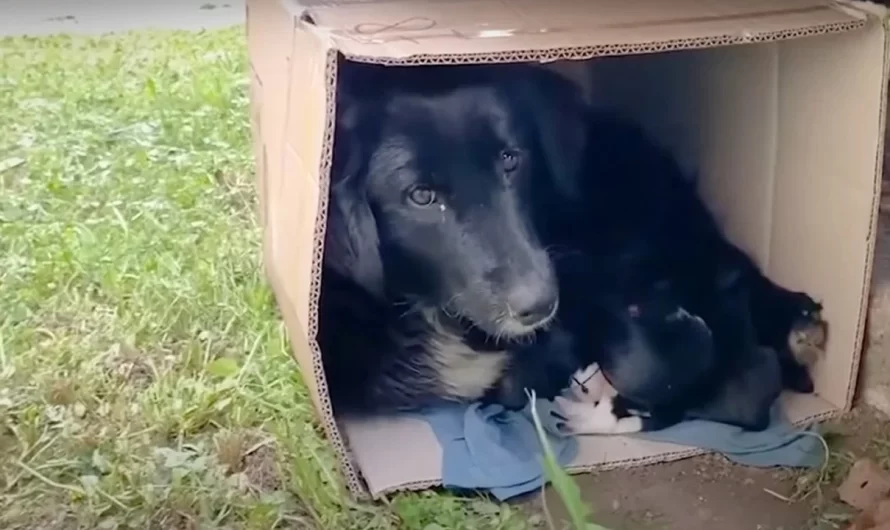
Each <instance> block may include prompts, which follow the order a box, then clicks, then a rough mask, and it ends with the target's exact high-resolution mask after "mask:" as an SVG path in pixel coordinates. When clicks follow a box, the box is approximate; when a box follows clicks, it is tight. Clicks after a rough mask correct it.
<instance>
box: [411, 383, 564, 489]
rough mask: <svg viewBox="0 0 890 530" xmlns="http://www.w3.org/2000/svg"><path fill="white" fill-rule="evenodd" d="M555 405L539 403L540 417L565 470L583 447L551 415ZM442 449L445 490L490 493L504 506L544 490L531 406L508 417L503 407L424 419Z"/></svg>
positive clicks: (451, 408) (439, 410) (436, 413)
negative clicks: (532, 492)
mask: <svg viewBox="0 0 890 530" xmlns="http://www.w3.org/2000/svg"><path fill="white" fill-rule="evenodd" d="M555 407H556V405H555V404H554V403H553V402H552V401H546V400H543V399H539V400H537V412H538V417H539V418H540V420H541V425H542V427H544V430H545V432H546V433H547V437H548V441H549V442H550V447H551V448H552V449H553V453H554V455H555V456H556V459H557V461H558V462H559V464H560V465H562V466H566V465H568V464H569V463H570V462H571V461H572V460H573V459H574V458H575V455H576V454H577V452H578V442H577V440H576V439H575V438H574V437H571V436H569V435H568V433H567V430H566V429H565V426H564V422H562V420H560V419H559V418H557V417H555V416H554V415H553V414H551V413H550V412H551V411H552V410H554V409H555ZM420 417H421V418H422V419H424V420H426V421H427V422H429V424H430V425H431V426H432V429H433V431H434V432H435V434H436V438H438V440H439V444H440V445H441V446H442V483H443V485H444V486H445V487H446V488H452V489H467V490H480V489H484V490H488V491H489V492H490V493H491V494H492V495H494V496H495V497H497V498H498V499H499V500H506V499H509V498H511V497H515V496H517V495H522V494H523V493H528V492H530V491H534V490H535V489H540V488H541V486H542V485H543V484H544V481H545V478H544V470H543V468H542V467H541V464H542V459H543V452H542V449H541V443H540V440H539V439H538V435H537V432H536V431H535V424H534V421H533V420H532V416H531V409H530V405H526V407H525V409H523V410H522V411H516V412H511V411H506V410H505V409H504V408H503V407H501V406H500V405H486V406H482V405H480V404H478V403H475V404H472V405H469V406H467V405H445V406H442V407H436V408H434V409H429V410H426V411H424V412H422V413H420Z"/></svg>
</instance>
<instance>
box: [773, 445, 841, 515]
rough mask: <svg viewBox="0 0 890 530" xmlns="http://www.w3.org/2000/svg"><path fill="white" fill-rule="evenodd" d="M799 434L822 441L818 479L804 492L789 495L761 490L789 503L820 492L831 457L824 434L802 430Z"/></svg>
mask: <svg viewBox="0 0 890 530" xmlns="http://www.w3.org/2000/svg"><path fill="white" fill-rule="evenodd" d="M801 434H804V435H806V436H814V437H816V438H817V439H818V440H819V441H820V442H821V443H822V448H823V449H824V450H825V459H824V460H823V461H822V468H821V469H820V470H819V479H818V480H817V481H816V485H815V486H813V487H812V488H809V489H808V490H806V491H804V492H800V491H796V492H795V493H794V494H793V495H792V496H791V497H786V496H785V495H782V494H780V493H777V492H775V491H773V490H771V489H769V488H763V491H764V492H765V493H767V494H769V495H772V496H773V497H775V498H777V499H779V500H781V501H783V502H787V503H789V504H792V503H797V502H801V501H803V500H805V499H807V498H808V497H809V496H810V495H812V494H813V493H814V492H817V491H818V492H819V493H820V494H821V491H820V490H821V487H820V484H821V483H822V481H823V480H825V475H826V473H827V471H828V461H829V459H830V458H831V449H830V448H829V447H828V442H826V441H825V437H824V436H822V435H821V434H818V433H815V432H810V431H802V432H801Z"/></svg>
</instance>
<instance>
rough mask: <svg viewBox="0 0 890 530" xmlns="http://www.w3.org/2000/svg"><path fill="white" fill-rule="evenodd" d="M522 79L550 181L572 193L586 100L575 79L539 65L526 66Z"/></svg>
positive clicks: (580, 157) (584, 127)
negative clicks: (549, 174) (573, 80)
mask: <svg viewBox="0 0 890 530" xmlns="http://www.w3.org/2000/svg"><path fill="white" fill-rule="evenodd" d="M522 77H523V79H522V81H520V82H518V83H517V86H519V87H521V91H522V99H523V100H524V103H525V107H526V109H527V112H528V113H529V115H530V116H531V118H532V120H533V121H534V124H535V127H536V129H537V134H538V142H539V145H540V146H541V149H542V150H543V155H544V157H545V159H546V160H545V162H546V164H547V167H548V169H549V170H550V173H551V178H552V179H553V182H554V183H555V184H556V185H557V186H558V187H559V189H560V191H561V192H563V193H565V194H567V195H570V196H575V195H576V194H577V193H578V192H579V191H580V190H579V189H578V182H579V179H580V178H583V175H580V174H579V173H580V170H581V167H582V163H583V156H584V152H585V147H586V143H587V125H588V123H587V120H588V118H587V116H588V104H587V102H586V101H585V100H584V95H583V93H582V91H581V87H579V86H578V85H577V84H576V83H574V82H572V81H570V80H569V79H566V78H565V77H563V76H561V75H559V74H557V73H555V72H552V71H550V70H545V69H544V68H542V67H529V68H528V69H527V70H526V73H525V75H523V76H522Z"/></svg>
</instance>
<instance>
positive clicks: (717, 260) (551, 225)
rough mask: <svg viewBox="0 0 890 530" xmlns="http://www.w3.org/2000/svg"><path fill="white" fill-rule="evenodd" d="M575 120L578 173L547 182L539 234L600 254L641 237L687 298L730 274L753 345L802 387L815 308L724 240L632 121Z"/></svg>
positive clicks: (817, 329) (816, 338)
mask: <svg viewBox="0 0 890 530" xmlns="http://www.w3.org/2000/svg"><path fill="white" fill-rule="evenodd" d="M575 119H577V120H581V121H584V123H585V126H584V127H583V130H584V133H585V144H584V145H585V146H586V149H585V152H584V154H583V160H584V161H583V163H582V164H580V166H579V167H581V168H582V171H581V173H579V174H578V175H576V176H575V178H574V180H571V179H567V180H566V182H565V183H564V184H563V185H562V186H561V187H559V188H557V189H558V190H559V191H560V192H561V194H560V195H556V196H554V197H553V198H552V200H553V201H554V202H553V204H551V206H550V208H549V210H550V211H552V212H553V213H552V215H551V216H550V217H549V218H548V219H546V222H545V223H544V224H543V225H542V233H543V234H545V235H544V237H545V239H546V240H547V241H548V242H549V243H551V244H553V243H559V244H561V245H562V246H563V247H565V248H574V249H581V250H583V251H584V252H587V253H589V254H590V255H591V256H593V257H594V258H595V259H603V260H609V259H613V257H614V256H618V255H620V254H621V253H623V252H625V251H626V248H627V245H628V243H627V242H628V241H634V242H640V243H645V245H647V246H648V247H649V250H648V251H647V252H649V253H650V254H651V255H652V256H654V258H652V259H651V260H650V261H651V262H654V263H656V264H657V267H658V273H659V275H660V276H661V277H662V278H665V279H668V280H670V281H671V282H672V283H673V284H675V285H676V286H677V288H678V289H680V291H681V292H683V293H684V297H689V298H690V299H692V300H696V299H697V300H704V299H708V298H709V297H710V296H712V295H713V293H714V289H715V285H717V284H718V283H719V281H718V277H719V276H720V275H721V274H723V273H724V272H725V271H727V270H734V271H738V273H739V274H740V275H741V278H743V280H742V281H744V282H745V284H746V285H745V289H746V290H748V292H749V294H750V306H751V315H752V318H753V319H754V322H753V326H754V329H755V334H756V336H757V342H758V344H759V345H760V346H764V347H767V348H770V349H772V350H774V351H775V352H776V355H778V357H779V362H780V365H781V366H782V370H783V375H782V376H783V380H784V382H785V384H786V386H788V387H789V388H792V389H794V390H796V391H799V392H812V390H813V383H812V380H811V378H810V376H809V374H808V372H807V370H806V369H805V367H803V366H801V364H800V362H798V361H797V360H796V356H797V355H798V354H799V353H801V352H800V351H797V350H799V349H800V346H801V344H802V343H807V344H809V345H820V344H821V343H824V338H825V334H826V327H825V323H824V321H823V320H822V319H821V314H820V313H821V305H820V304H819V303H817V302H816V301H815V300H813V299H812V298H811V297H810V296H809V295H807V294H806V293H800V292H794V291H791V290H788V289H786V288H784V287H782V286H779V285H777V284H775V283H774V282H772V281H771V280H769V279H768V278H767V277H766V276H765V275H764V274H763V273H762V272H761V271H760V270H759V269H758V267H757V265H756V264H755V263H754V262H753V260H751V258H750V257H748V256H747V255H746V254H745V253H744V252H743V251H742V250H741V249H739V248H738V247H736V246H735V245H733V244H732V243H730V242H729V241H728V240H727V239H726V238H725V237H724V236H723V234H722V232H721V230H720V228H719V226H718V225H717V222H716V221H715V219H714V218H713V216H712V215H711V213H710V211H708V209H707V208H706V206H705V205H704V203H703V202H702V200H701V199H700V198H699V196H698V194H697V192H696V190H695V188H694V184H693V183H692V182H691V180H690V179H688V178H685V176H684V175H683V173H682V170H681V169H680V167H679V165H678V164H677V162H676V160H675V159H674V158H673V157H672V156H671V155H670V154H669V153H667V152H666V151H665V150H663V149H662V148H660V147H659V146H658V145H657V144H655V143H654V142H653V141H652V140H650V139H649V138H648V137H647V136H646V135H645V133H644V132H643V131H642V129H641V128H640V127H639V126H637V125H636V124H634V123H632V122H630V121H628V120H626V119H623V118H621V117H620V116H617V115H615V114H612V113H608V112H594V111H591V112H589V113H587V114H586V115H585V114H581V115H579V116H578V117H576V118H575ZM542 200H548V198H547V197H543V198H542ZM642 285H645V283H644V284H642ZM700 316H702V318H704V320H705V321H706V322H707V321H708V320H709V319H708V316H707V315H705V314H701V315H700ZM560 318H561V319H562V317H560ZM738 325H739V326H742V325H744V324H743V323H742V322H739V324H738ZM720 333H723V332H722V331H719V332H718V331H716V330H715V335H719V334H720ZM790 337H805V340H797V339H796V340H794V341H789V338H790ZM715 340H717V341H718V342H719V341H720V338H719V337H715ZM789 342H791V343H789Z"/></svg>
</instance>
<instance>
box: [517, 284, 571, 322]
mask: <svg viewBox="0 0 890 530" xmlns="http://www.w3.org/2000/svg"><path fill="white" fill-rule="evenodd" d="M507 305H508V306H509V309H510V316H511V317H512V318H513V319H515V320H516V321H517V322H519V323H520V324H522V325H523V326H528V327H535V326H539V325H541V324H543V323H545V322H547V321H548V320H550V319H551V318H552V317H553V315H554V313H556V309H557V306H558V305H559V292H558V291H557V289H556V286H555V285H554V284H553V282H546V281H539V282H534V283H532V282H529V283H523V284H522V285H520V286H519V287H517V288H515V289H513V291H512V292H510V294H509V295H508V296H507Z"/></svg>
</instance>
